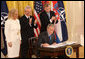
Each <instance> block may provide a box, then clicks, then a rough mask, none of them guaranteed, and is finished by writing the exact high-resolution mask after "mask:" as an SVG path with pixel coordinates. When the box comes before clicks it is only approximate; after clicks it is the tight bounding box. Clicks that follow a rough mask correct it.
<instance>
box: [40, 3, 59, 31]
mask: <svg viewBox="0 0 85 59" xmlns="http://www.w3.org/2000/svg"><path fill="white" fill-rule="evenodd" d="M40 21H41V30H40V32H44V31H46V28H47V25H48V24H50V23H51V24H54V23H57V22H58V20H57V19H56V17H55V13H54V12H53V11H50V5H49V4H45V5H44V11H43V12H42V13H40Z"/></svg>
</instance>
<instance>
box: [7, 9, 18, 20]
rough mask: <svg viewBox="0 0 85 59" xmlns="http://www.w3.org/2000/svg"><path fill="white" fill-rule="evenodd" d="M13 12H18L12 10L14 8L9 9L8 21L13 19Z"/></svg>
mask: <svg viewBox="0 0 85 59" xmlns="http://www.w3.org/2000/svg"><path fill="white" fill-rule="evenodd" d="M15 12H18V10H17V9H14V8H13V9H11V10H10V11H9V13H8V19H10V18H13V16H14V14H15Z"/></svg>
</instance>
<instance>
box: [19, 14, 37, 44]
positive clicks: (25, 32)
mask: <svg viewBox="0 0 85 59" xmlns="http://www.w3.org/2000/svg"><path fill="white" fill-rule="evenodd" d="M30 18H32V24H31V25H32V26H30V25H29V18H28V19H27V18H26V16H25V15H24V16H22V17H21V18H20V25H21V37H22V44H23V43H24V44H27V43H28V39H29V38H30V37H33V36H34V30H33V28H37V24H36V26H35V25H34V21H35V19H34V17H33V16H30ZM27 45H28V44H27Z"/></svg>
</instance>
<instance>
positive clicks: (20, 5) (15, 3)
mask: <svg viewBox="0 0 85 59" xmlns="http://www.w3.org/2000/svg"><path fill="white" fill-rule="evenodd" d="M6 3H7V6H8V10H9V11H10V10H11V9H12V8H15V9H18V11H19V17H21V16H23V14H24V8H25V7H26V6H27V5H29V6H31V8H32V12H33V1H6ZM32 15H33V14H32Z"/></svg>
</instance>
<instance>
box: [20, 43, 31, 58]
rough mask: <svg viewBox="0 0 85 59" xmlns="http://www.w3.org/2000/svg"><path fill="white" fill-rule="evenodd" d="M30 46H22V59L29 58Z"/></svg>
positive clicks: (24, 44)
mask: <svg viewBox="0 0 85 59" xmlns="http://www.w3.org/2000/svg"><path fill="white" fill-rule="evenodd" d="M28 51H29V46H28V44H26V43H22V44H21V49H20V58H28V56H29V54H28Z"/></svg>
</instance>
